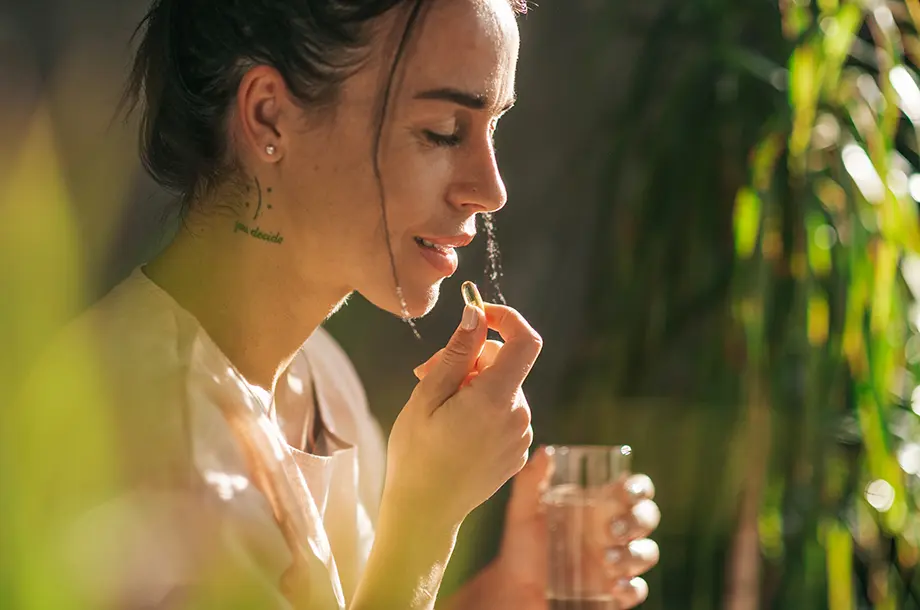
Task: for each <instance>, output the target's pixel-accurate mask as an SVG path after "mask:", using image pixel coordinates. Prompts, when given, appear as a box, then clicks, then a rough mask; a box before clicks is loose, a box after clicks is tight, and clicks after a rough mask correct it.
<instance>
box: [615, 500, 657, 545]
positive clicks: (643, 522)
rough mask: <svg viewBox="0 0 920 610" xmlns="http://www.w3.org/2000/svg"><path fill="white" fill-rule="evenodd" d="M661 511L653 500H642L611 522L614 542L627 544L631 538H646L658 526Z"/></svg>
mask: <svg viewBox="0 0 920 610" xmlns="http://www.w3.org/2000/svg"><path fill="white" fill-rule="evenodd" d="M660 521H661V511H660V510H659V509H658V505H657V504H655V503H654V502H652V501H651V500H640V501H639V502H638V503H637V504H635V505H634V506H633V507H632V509H630V511H629V512H628V513H627V514H626V515H623V516H621V517H618V518H616V519H614V520H613V522H612V523H611V524H610V536H611V542H612V543H613V544H621V545H622V544H627V543H629V541H630V540H638V539H640V538H645V537H647V536H648V535H649V534H651V533H652V532H653V531H655V528H657V527H658V523H659V522H660Z"/></svg>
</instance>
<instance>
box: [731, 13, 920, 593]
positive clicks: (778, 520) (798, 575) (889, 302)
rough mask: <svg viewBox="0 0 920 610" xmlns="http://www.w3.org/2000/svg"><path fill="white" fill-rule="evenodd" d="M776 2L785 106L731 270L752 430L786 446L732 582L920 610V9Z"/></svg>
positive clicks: (759, 158) (772, 465) (759, 464)
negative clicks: (784, 44) (786, 46)
mask: <svg viewBox="0 0 920 610" xmlns="http://www.w3.org/2000/svg"><path fill="white" fill-rule="evenodd" d="M780 6H781V10H782V16H783V30H784V33H785V35H786V36H787V38H788V39H789V40H791V41H793V42H794V43H795V49H794V50H793V52H792V54H791V57H790V59H789V62H788V72H787V74H788V77H787V79H786V80H787V83H788V96H789V97H788V101H789V103H788V107H787V111H785V112H781V113H778V114H777V116H776V117H774V119H773V121H772V122H771V124H770V129H769V133H768V134H767V135H766V136H765V137H764V138H763V140H762V141H761V143H760V144H759V145H758V146H757V147H756V148H755V149H754V151H753V153H752V155H751V158H750V164H751V168H750V173H751V179H750V184H749V185H748V186H746V187H744V188H742V189H740V190H739V191H738V194H737V197H736V200H735V207H734V234H735V251H736V256H737V265H736V268H735V273H734V281H733V311H734V316H735V318H736V320H737V321H738V322H739V323H740V325H741V327H742V328H743V329H744V336H745V339H746V341H745V350H744V354H745V359H744V363H745V364H744V368H743V376H742V379H743V384H742V396H743V402H744V404H745V405H746V408H747V413H746V418H747V425H748V438H749V439H754V438H757V437H762V436H764V435H769V434H770V431H771V430H772V431H773V434H774V437H775V438H773V439H771V441H770V442H769V443H767V444H763V445H761V446H762V447H763V448H764V450H759V449H758V447H757V446H752V447H753V448H752V449H751V451H750V452H749V453H748V455H747V456H746V458H747V466H746V469H747V476H746V477H745V488H744V495H743V500H742V509H741V513H740V524H739V529H738V533H737V536H736V539H735V544H734V547H733V552H732V555H731V557H732V559H731V561H730V567H729V570H730V574H731V577H730V582H746V581H748V580H749V579H750V578H754V579H757V577H758V575H759V574H763V575H764V580H763V582H764V583H767V584H769V585H772V586H767V587H764V590H763V591H761V592H759V594H758V596H757V597H759V598H760V600H761V601H762V602H763V603H764V605H765V607H776V608H824V607H827V608H829V609H830V610H851V609H855V608H863V607H872V608H877V609H883V608H884V609H889V608H890V609H895V608H898V609H904V608H920V576H918V574H920V571H918V567H917V566H918V562H920V478H918V475H920V419H918V417H917V416H918V415H920V391H918V390H917V386H918V383H920V377H918V373H920V367H918V365H920V334H918V332H920V327H918V324H920V317H918V315H920V308H918V305H917V297H918V296H920V225H918V218H917V201H918V200H920V173H918V171H920V163H918V161H920V158H918V151H920V139H918V133H920V132H918V130H917V127H918V125H920V88H918V85H917V77H916V72H915V68H914V66H915V61H916V59H918V55H917V52H918V50H920V40H918V38H917V29H918V26H920V2H918V1H917V0H906V1H905V2H887V3H886V2H883V1H865V2H864V1H859V2H847V1H843V2H838V1H837V0H817V2H816V4H815V5H812V3H810V2H808V1H807V0H787V1H785V2H781V3H780ZM912 410H913V412H912ZM780 436H782V437H783V438H781V439H780V438H779V437H780ZM771 446H772V447H782V448H783V449H784V451H785V454H784V455H780V454H779V452H774V454H773V456H772V459H767V457H768V456H767V454H768V453H769V448H770V447H771ZM755 519H756V532H757V533H758V536H756V537H754V538H751V537H750V536H745V532H746V530H750V529H752V527H753V525H754V523H753V521H754V520H755ZM752 540H753V541H754V544H752V543H751V541H752ZM761 554H762V555H763V557H764V560H765V565H764V566H763V568H764V569H763V570H761V569H760V566H759V565H758V564H759V560H760V555H761ZM728 601H729V603H728V607H730V608H733V609H739V610H740V609H743V608H755V607H758V606H755V605H750V604H747V603H744V601H743V600H740V598H739V597H736V598H734V599H731V598H730V599H729V600H728Z"/></svg>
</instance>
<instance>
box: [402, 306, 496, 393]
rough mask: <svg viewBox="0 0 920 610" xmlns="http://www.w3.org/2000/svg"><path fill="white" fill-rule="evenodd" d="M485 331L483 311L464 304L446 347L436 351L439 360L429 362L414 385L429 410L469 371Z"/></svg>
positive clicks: (458, 383)
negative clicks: (423, 373) (461, 316)
mask: <svg viewBox="0 0 920 610" xmlns="http://www.w3.org/2000/svg"><path fill="white" fill-rule="evenodd" d="M488 331H489V329H488V327H487V326H486V322H485V314H484V313H483V311H482V310H481V309H479V308H478V307H475V306H473V305H467V306H466V307H465V308H464V310H463V320H462V321H461V322H460V327H459V328H457V330H456V331H454V334H453V336H451V338H450V341H448V342H447V346H446V347H444V349H443V350H441V352H439V353H440V358H438V359H437V360H436V361H435V362H434V363H433V365H432V366H431V369H430V370H429V371H428V373H427V375H425V376H424V379H422V381H421V382H420V383H419V384H418V388H417V390H418V391H419V392H420V393H421V394H422V395H423V397H424V399H425V401H426V402H427V404H428V405H429V406H430V408H431V410H432V411H434V410H435V409H437V408H438V407H440V406H441V405H442V404H444V401H446V400H447V399H448V398H450V397H451V396H453V395H454V394H455V393H456V392H457V390H458V389H459V388H460V384H461V383H463V381H464V380H465V379H466V376H467V375H468V374H469V373H470V371H471V370H473V367H474V366H475V365H476V359H477V358H479V353H480V352H481V351H482V347H483V345H485V342H486V335H488Z"/></svg>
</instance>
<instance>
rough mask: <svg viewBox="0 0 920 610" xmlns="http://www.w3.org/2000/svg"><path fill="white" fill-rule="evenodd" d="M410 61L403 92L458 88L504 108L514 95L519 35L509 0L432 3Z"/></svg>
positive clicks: (421, 25)
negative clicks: (480, 95)
mask: <svg viewBox="0 0 920 610" xmlns="http://www.w3.org/2000/svg"><path fill="white" fill-rule="evenodd" d="M420 18H421V21H420V22H419V24H418V29H417V30H416V32H415V35H414V37H413V40H412V44H411V48H410V49H409V50H408V53H407V55H406V57H405V58H404V62H405V69H404V70H403V82H402V90H403V92H404V93H405V94H409V95H412V94H414V93H415V92H418V91H420V90H426V89H437V88H445V87H446V88H453V89H458V90H461V91H468V92H471V93H477V94H482V95H485V97H486V99H487V100H488V101H489V102H490V103H492V104H494V105H496V106H497V107H500V106H502V105H503V104H504V103H505V102H507V101H508V100H510V99H512V98H513V97H514V73H515V70H516V68H517V57H518V47H519V40H520V39H519V34H518V28H517V21H516V19H515V16H514V11H513V10H512V9H511V6H510V4H509V3H508V1H507V0H436V1H435V2H431V3H429V5H428V7H427V10H426V11H425V12H424V13H423V14H422V15H421V17H420Z"/></svg>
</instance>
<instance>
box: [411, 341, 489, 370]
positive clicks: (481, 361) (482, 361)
mask: <svg viewBox="0 0 920 610" xmlns="http://www.w3.org/2000/svg"><path fill="white" fill-rule="evenodd" d="M502 345H504V344H503V343H502V342H501V341H496V340H494V339H489V340H488V341H486V344H485V346H484V347H483V348H482V352H481V353H480V354H479V358H478V359H477V360H476V370H477V372H478V371H481V370H482V369H484V368H485V367H487V366H492V363H493V362H494V361H495V357H496V356H497V355H498V350H500V349H501V348H502ZM443 355H444V348H441V349H439V350H438V351H437V352H435V353H434V355H433V356H432V357H431V358H429V359H428V360H426V361H425V362H423V363H422V364H420V365H418V366H417V367H415V369H414V370H413V371H412V373H413V374H414V375H415V376H416V377H417V378H418V379H420V380H421V379H424V378H425V376H426V375H428V371H430V370H431V367H432V366H434V365H435V364H436V363H437V362H438V360H440V359H441V357H442V356H443Z"/></svg>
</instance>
